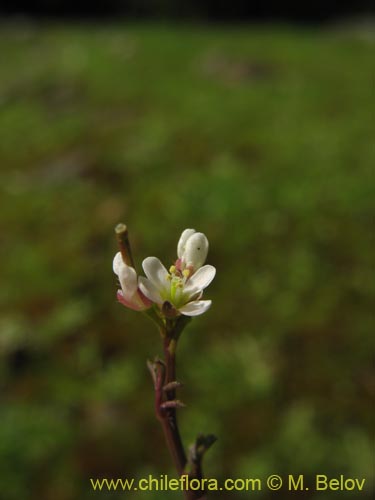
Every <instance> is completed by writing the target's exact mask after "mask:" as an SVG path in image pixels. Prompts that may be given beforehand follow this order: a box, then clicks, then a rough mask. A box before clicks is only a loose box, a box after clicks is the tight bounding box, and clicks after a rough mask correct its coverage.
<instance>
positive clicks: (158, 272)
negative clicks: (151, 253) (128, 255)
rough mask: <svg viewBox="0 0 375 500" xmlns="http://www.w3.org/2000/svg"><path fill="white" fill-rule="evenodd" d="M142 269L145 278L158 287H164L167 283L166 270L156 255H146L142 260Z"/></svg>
mask: <svg viewBox="0 0 375 500" xmlns="http://www.w3.org/2000/svg"><path fill="white" fill-rule="evenodd" d="M142 267H143V270H144V272H145V274H146V276H147V278H148V279H149V280H150V281H152V282H153V284H154V285H156V287H157V288H159V289H161V288H162V289H164V288H165V286H166V285H167V283H168V282H167V276H168V274H169V273H168V271H167V270H166V268H165V267H164V266H163V264H162V263H161V262H160V260H159V259H157V258H156V257H147V258H146V259H145V260H144V261H143V262H142Z"/></svg>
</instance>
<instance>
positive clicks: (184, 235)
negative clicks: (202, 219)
mask: <svg viewBox="0 0 375 500" xmlns="http://www.w3.org/2000/svg"><path fill="white" fill-rule="evenodd" d="M194 233H195V229H185V231H182V234H181V236H180V239H179V240H178V244H177V256H178V258H179V259H181V257H182V255H183V253H184V252H185V245H186V242H187V240H188V239H189V238H190V236H192V235H193V234H194Z"/></svg>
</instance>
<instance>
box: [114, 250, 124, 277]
mask: <svg viewBox="0 0 375 500" xmlns="http://www.w3.org/2000/svg"><path fill="white" fill-rule="evenodd" d="M123 264H124V262H123V260H122V257H121V253H120V252H117V253H116V255H115V258H114V259H113V272H114V273H115V274H117V275H118V274H119V272H120V268H121V267H122V265H123Z"/></svg>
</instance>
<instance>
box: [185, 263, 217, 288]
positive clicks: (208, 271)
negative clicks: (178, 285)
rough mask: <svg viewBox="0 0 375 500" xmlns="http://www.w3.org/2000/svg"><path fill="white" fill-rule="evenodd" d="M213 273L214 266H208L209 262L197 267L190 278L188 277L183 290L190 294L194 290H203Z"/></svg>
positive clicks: (212, 277) (211, 278) (214, 271)
mask: <svg viewBox="0 0 375 500" xmlns="http://www.w3.org/2000/svg"><path fill="white" fill-rule="evenodd" d="M215 274H216V268H215V267H214V266H210V265H209V264H207V265H206V266H203V267H201V268H199V269H198V271H197V272H196V273H194V274H193V276H192V277H191V278H189V280H188V282H187V283H186V286H185V288H184V292H185V293H188V294H190V293H192V292H196V291H197V290H203V289H204V288H206V287H207V286H208V285H209V284H210V283H211V281H212V280H213V279H214V277H215Z"/></svg>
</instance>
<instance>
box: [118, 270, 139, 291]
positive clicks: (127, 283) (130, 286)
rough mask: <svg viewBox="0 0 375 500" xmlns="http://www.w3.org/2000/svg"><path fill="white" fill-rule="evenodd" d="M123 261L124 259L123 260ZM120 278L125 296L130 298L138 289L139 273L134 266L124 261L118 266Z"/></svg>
mask: <svg viewBox="0 0 375 500" xmlns="http://www.w3.org/2000/svg"><path fill="white" fill-rule="evenodd" d="M121 262H122V261H121ZM118 278H119V280H120V285H121V288H122V291H123V293H124V297H125V298H130V297H131V296H132V295H134V293H135V292H136V291H137V288H138V281H137V273H136V270H135V269H134V268H133V267H130V266H127V265H126V264H124V263H123V262H122V265H119V267H118Z"/></svg>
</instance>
